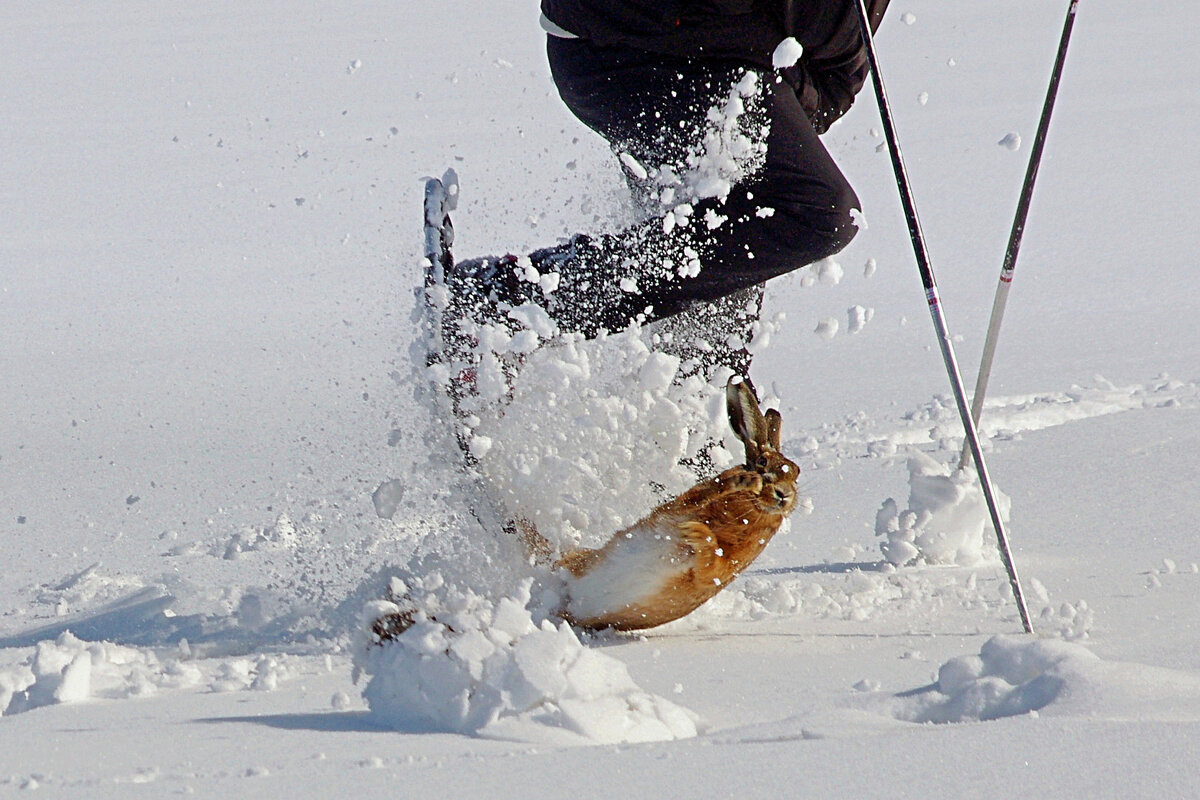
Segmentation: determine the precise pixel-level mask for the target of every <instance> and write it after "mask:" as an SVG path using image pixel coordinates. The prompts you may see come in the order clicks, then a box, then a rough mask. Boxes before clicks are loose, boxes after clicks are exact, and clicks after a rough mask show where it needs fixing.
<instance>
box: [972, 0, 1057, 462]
mask: <svg viewBox="0 0 1200 800" xmlns="http://www.w3.org/2000/svg"><path fill="white" fill-rule="evenodd" d="M1078 5H1079V0H1070V6H1069V7H1068V9H1067V19H1066V21H1065V22H1064V23H1063V30H1062V37H1061V38H1060V39H1059V42H1058V55H1057V56H1056V57H1055V59H1054V69H1053V70H1052V71H1051V73H1050V86H1049V88H1048V89H1047V90H1046V101H1045V102H1044V103H1043V104H1042V117H1041V119H1040V120H1039V121H1038V128H1037V135H1036V136H1035V137H1034V140H1033V147H1032V149H1031V150H1030V151H1029V166H1028V167H1026V169H1025V182H1024V183H1023V184H1022V185H1021V197H1020V199H1019V200H1018V201H1017V213H1016V216H1014V217H1013V226H1012V231H1011V232H1010V233H1009V235H1008V249H1007V250H1005V252H1004V264H1003V265H1002V266H1001V268H1000V283H999V285H997V286H996V298H995V300H994V301H993V302H992V316H991V319H989V320H988V330H987V336H986V338H985V339H984V341H983V355H982V357H981V358H980V361H979V374H978V376H976V378H975V394H974V396H973V397H972V398H971V418H972V419H974V420H975V424H976V425H978V424H979V418H980V416H981V415H982V414H983V400H984V397H986V396H987V387H988V380H989V379H990V378H991V375H992V360H993V359H994V358H995V356H996V343H997V341H998V340H999V338H1000V323H1001V322H1002V321H1003V320H1004V309H1005V307H1006V306H1007V305H1008V292H1009V289H1011V288H1012V279H1013V273H1014V272H1015V271H1016V268H1017V252H1018V251H1019V250H1020V249H1021V238H1022V237H1023V236H1024V235H1025V220H1026V218H1027V217H1028V216H1029V204H1030V201H1031V200H1032V198H1033V185H1034V183H1035V182H1037V176H1038V168H1039V167H1040V166H1041V163H1042V151H1043V150H1044V149H1045V147H1046V134H1047V133H1048V132H1049V130H1050V115H1051V114H1053V113H1054V101H1055V99H1056V98H1057V97H1058V82H1059V78H1061V77H1062V70H1063V64H1064V63H1065V62H1066V60H1067V45H1068V44H1069V43H1070V41H1071V29H1072V28H1073V27H1074V25H1075V9H1076V7H1077V6H1078ZM970 463H971V451H970V448H969V447H968V446H967V445H966V444H964V445H963V452H962V458H961V459H959V462H958V468H959V469H966V467H967V465H968V464H970Z"/></svg>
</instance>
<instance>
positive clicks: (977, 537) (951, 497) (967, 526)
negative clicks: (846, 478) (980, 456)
mask: <svg viewBox="0 0 1200 800" xmlns="http://www.w3.org/2000/svg"><path fill="white" fill-rule="evenodd" d="M908 485H909V496H908V508H907V509H905V510H904V511H900V510H899V506H898V504H897V503H896V501H895V500H894V499H892V498H890V497H889V498H888V499H887V500H885V501H884V503H883V505H882V507H880V509H879V511H878V512H877V513H876V515H875V535H876V536H882V537H884V541H883V542H881V543H880V546H879V548H880V550H881V551H882V552H883V557H884V558H886V559H887V560H888V561H889V562H890V563H892V564H894V565H895V566H897V567H899V566H903V565H905V564H910V563H913V562H921V563H925V564H956V565H958V566H964V567H970V566H975V565H977V564H980V563H982V562H984V561H989V560H995V559H996V549H995V547H994V545H993V542H994V541H995V535H996V533H995V529H994V528H993V527H992V524H991V519H990V515H989V513H988V508H987V502H986V500H985V498H984V496H983V490H982V489H981V488H980V486H979V483H978V481H977V480H976V479H975V475H974V473H973V472H969V471H966V470H955V471H954V472H953V473H951V471H950V468H949V467H948V466H946V465H945V464H941V463H939V462H937V461H935V460H934V459H932V458H930V457H929V456H927V455H925V454H924V453H920V452H915V453H913V454H912V455H911V456H909V459H908ZM996 501H997V503H998V505H999V507H1000V508H999V510H1000V517H1001V519H1002V520H1004V521H1007V520H1008V513H1009V509H1010V508H1011V505H1012V503H1011V501H1010V500H1009V498H1008V496H1007V495H1005V494H1003V493H1002V492H999V491H997V492H996Z"/></svg>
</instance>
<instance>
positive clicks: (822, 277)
mask: <svg viewBox="0 0 1200 800" xmlns="http://www.w3.org/2000/svg"><path fill="white" fill-rule="evenodd" d="M813 271H814V272H816V273H817V280H819V281H820V282H821V285H822V286H837V285H838V284H839V283H841V282H842V277H843V276H845V274H846V273H845V271H844V270H843V269H842V265H841V264H839V263H838V262H836V261H834V260H833V259H832V258H825V259H822V260H820V261H818V262H817V263H816V264H814V265H813Z"/></svg>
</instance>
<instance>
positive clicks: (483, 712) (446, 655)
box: [359, 579, 696, 746]
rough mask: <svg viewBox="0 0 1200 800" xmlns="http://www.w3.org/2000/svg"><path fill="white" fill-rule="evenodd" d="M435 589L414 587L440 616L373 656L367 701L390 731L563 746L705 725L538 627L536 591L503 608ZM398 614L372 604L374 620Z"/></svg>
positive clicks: (550, 628) (372, 651) (560, 631)
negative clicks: (534, 604)
mask: <svg viewBox="0 0 1200 800" xmlns="http://www.w3.org/2000/svg"><path fill="white" fill-rule="evenodd" d="M427 583H429V581H428V580H426V581H418V582H417V583H416V584H414V585H413V586H412V587H405V588H406V589H407V592H408V597H409V598H411V599H412V600H413V601H414V602H416V603H417V604H418V605H419V606H420V607H422V608H436V609H437V615H436V617H431V618H426V617H424V616H423V615H422V617H421V618H419V619H418V620H417V621H416V622H415V624H414V625H413V626H412V627H410V628H409V629H408V630H406V631H404V632H403V633H402V634H400V635H399V636H398V637H397V638H396V639H394V640H392V641H389V642H387V643H386V644H384V645H383V646H379V645H378V644H374V643H373V644H368V645H364V647H363V649H364V651H365V652H364V653H363V655H362V661H361V662H360V664H359V669H361V670H362V672H364V673H365V674H367V675H369V676H370V679H369V681H368V682H367V683H366V686H365V687H364V689H363V696H364V698H365V699H366V701H367V704H368V706H369V707H370V709H371V712H372V715H373V716H374V718H375V719H376V720H377V721H378V722H379V723H380V724H383V725H386V726H387V727H391V728H396V729H398V730H403V731H408V732H428V731H449V732H453V733H463V734H472V735H478V736H483V737H488V738H498V739H513V740H518V741H528V742H535V743H541V744H549V745H560V746H561V745H594V744H604V743H610V744H616V743H622V742H653V741H662V740H671V739H686V738H690V737H693V736H695V735H696V719H695V717H694V715H692V714H690V713H689V712H688V711H686V710H685V709H683V708H681V707H679V706H677V705H676V704H674V703H672V702H670V701H668V700H666V699H664V698H662V697H657V696H655V695H651V694H648V693H646V692H644V691H642V690H641V689H639V688H638V686H637V685H636V684H635V683H634V682H633V679H632V678H630V676H629V672H628V670H627V668H626V667H625V665H624V664H623V663H622V662H620V661H618V660H617V659H615V658H613V657H611V656H609V655H606V654H605V653H603V652H602V651H600V650H594V649H590V648H588V647H585V646H584V645H583V644H582V643H581V642H580V641H579V638H578V637H577V636H576V634H575V632H574V631H573V630H572V629H571V627H570V626H569V625H567V624H566V623H565V622H559V623H557V624H555V623H554V622H551V621H550V620H546V619H543V620H542V621H541V623H540V624H535V623H534V621H533V618H532V616H531V614H530V612H529V610H528V608H527V607H528V605H529V602H530V584H531V582H530V581H526V582H524V583H523V584H522V586H521V587H519V589H518V591H517V592H515V593H514V594H513V595H511V596H508V597H504V598H501V599H500V600H499V601H498V602H497V603H495V604H490V603H488V602H486V601H485V600H483V598H481V597H479V596H478V595H476V594H475V593H474V592H472V591H471V590H470V589H466V590H463V589H458V588H456V587H448V586H446V585H445V584H443V583H442V582H441V580H440V579H438V580H435V581H433V585H434V586H435V587H436V588H435V590H434V592H426V591H424V585H425V584H427ZM437 589H442V590H444V591H442V592H441V593H440V594H441V596H436V595H435V592H436V591H437ZM398 610H399V609H398V607H396V606H394V605H392V606H391V607H388V604H378V603H376V604H371V605H369V606H368V612H369V615H370V619H368V620H367V622H368V624H369V623H370V621H371V619H373V618H374V617H375V616H376V615H378V614H381V613H388V612H393V611H398Z"/></svg>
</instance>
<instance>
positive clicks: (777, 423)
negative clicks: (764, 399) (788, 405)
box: [767, 408, 783, 453]
mask: <svg viewBox="0 0 1200 800" xmlns="http://www.w3.org/2000/svg"><path fill="white" fill-rule="evenodd" d="M782 429H783V415H782V414H780V413H779V412H778V411H776V410H775V409H773V408H769V409H767V444H769V445H771V449H772V450H774V451H775V452H776V453H778V452H779V436H780V433H781V432H782Z"/></svg>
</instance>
